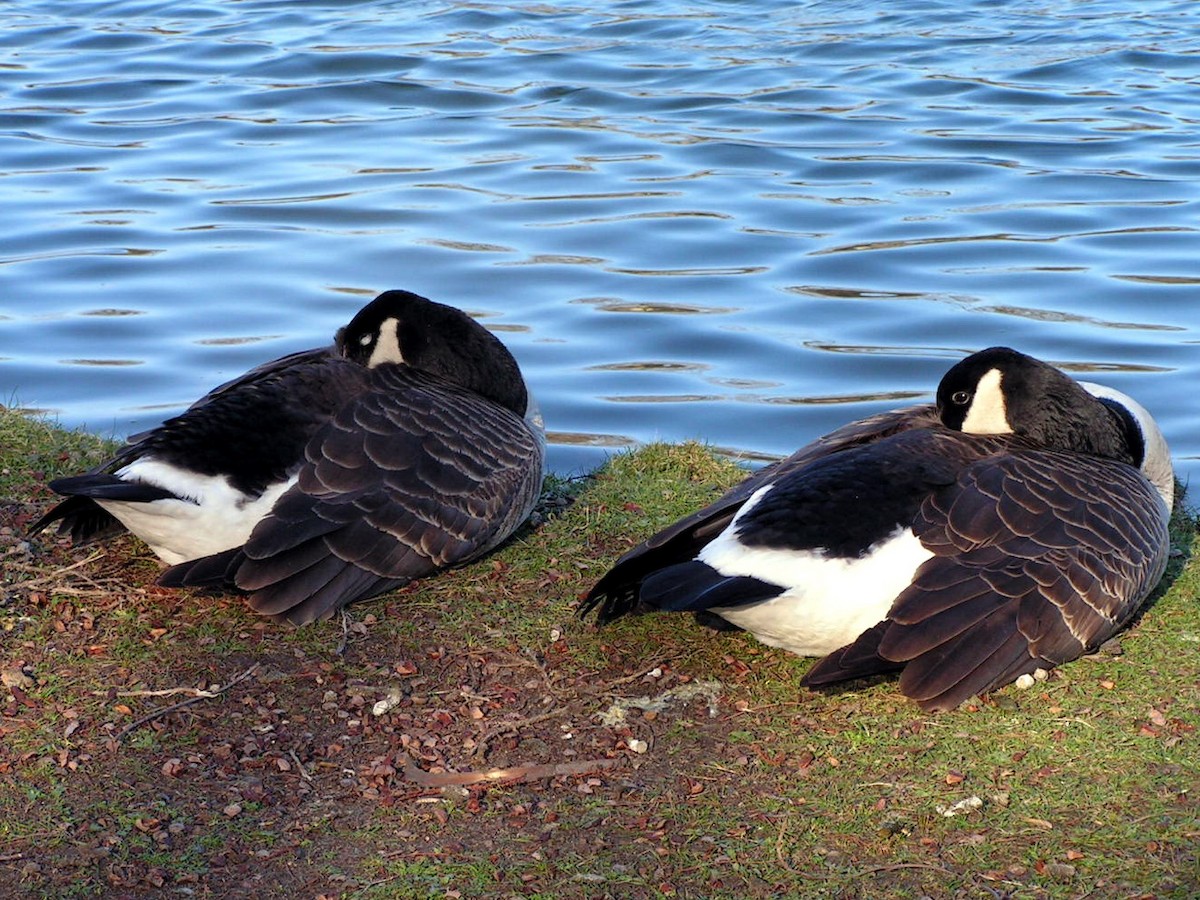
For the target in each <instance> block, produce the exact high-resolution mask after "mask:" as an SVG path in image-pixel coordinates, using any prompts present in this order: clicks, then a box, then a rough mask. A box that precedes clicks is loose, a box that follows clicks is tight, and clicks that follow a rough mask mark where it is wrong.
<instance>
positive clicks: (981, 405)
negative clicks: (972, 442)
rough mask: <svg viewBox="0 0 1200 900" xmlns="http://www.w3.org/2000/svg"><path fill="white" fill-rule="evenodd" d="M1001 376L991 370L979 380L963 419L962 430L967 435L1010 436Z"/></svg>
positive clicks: (998, 371) (1010, 427)
mask: <svg viewBox="0 0 1200 900" xmlns="http://www.w3.org/2000/svg"><path fill="white" fill-rule="evenodd" d="M1002 380H1003V376H1002V375H1001V373H1000V370H999V369H992V370H991V371H989V372H987V373H986V374H985V375H984V376H983V377H982V378H980V379H979V385H978V386H977V387H976V389H975V397H974V398H973V399H972V400H971V408H970V409H968V410H967V417H966V418H965V419H963V423H962V430H963V431H964V432H966V433H967V434H1012V432H1013V429H1012V425H1010V424H1009V423H1008V409H1007V407H1006V406H1005V403H1004V390H1003V389H1002V386H1001V381H1002Z"/></svg>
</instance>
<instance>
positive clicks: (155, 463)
mask: <svg viewBox="0 0 1200 900" xmlns="http://www.w3.org/2000/svg"><path fill="white" fill-rule="evenodd" d="M543 456H544V447H543V437H542V431H541V428H540V422H539V421H537V417H536V410H535V409H534V407H533V404H532V402H531V400H530V398H529V394H528V391H527V389H526V387H525V383H524V381H523V379H522V378H521V375H520V371H519V369H518V367H517V364H516V361H515V360H514V359H513V358H512V356H511V354H509V352H508V350H507V349H506V348H505V347H504V346H503V345H502V344H501V343H500V342H499V340H497V339H496V338H495V337H494V336H493V335H492V334H491V333H490V332H488V331H487V330H486V329H484V328H483V327H482V326H481V325H479V324H478V323H477V322H475V321H474V320H472V319H471V318H470V317H469V316H467V315H466V314H465V313H462V312H461V311H459V310H456V309H453V308H452V307H448V306H444V305H442V304H438V303H434V302H432V301H430V300H426V299H425V298H423V297H418V296H417V295H415V294H410V293H407V292H404V291H388V292H386V293H384V294H381V295H380V296H379V297H377V298H376V299H375V300H374V301H372V302H371V303H370V304H368V305H367V306H366V307H364V309H363V310H361V311H360V312H359V313H358V315H356V316H355V317H354V319H353V320H352V321H351V322H350V323H349V324H348V325H347V326H346V327H345V328H343V329H342V330H341V331H339V333H338V335H337V338H336V340H335V344H334V346H332V347H326V348H319V349H315V350H308V351H302V352H300V353H295V354H291V355H289V356H285V357H283V358H281V359H278V360H275V361H273V362H270V363H267V364H265V365H263V366H260V367H258V368H256V369H253V370H251V371H250V372H247V373H246V374H245V375H243V376H241V377H239V378H237V379H235V380H233V381H231V382H228V383H227V384H224V385H221V386H220V387H218V388H216V389H214V390H213V391H212V392H210V393H209V394H207V395H206V396H205V397H203V398H201V399H200V400H199V401H197V402H196V403H195V404H193V405H192V406H191V407H189V408H188V409H187V410H186V411H185V412H184V413H183V414H181V415H180V416H177V417H175V418H173V419H170V420H168V421H167V422H165V423H163V425H161V426H159V427H158V428H156V429H153V430H151V431H148V432H145V433H143V434H140V435H135V436H134V437H133V438H131V439H130V441H129V443H128V444H127V445H126V446H125V447H123V448H122V449H121V451H119V452H118V453H117V455H116V456H115V457H114V458H113V459H112V460H109V461H108V462H107V463H105V464H103V465H101V466H99V467H97V469H95V470H93V471H92V472H89V473H85V474H83V475H79V476H74V477H71V478H64V479H59V480H56V481H54V482H51V487H52V488H53V489H55V490H56V491H58V492H59V493H62V494H65V495H67V499H65V500H64V501H62V502H61V503H59V504H58V505H57V506H56V507H54V508H53V509H51V510H50V511H49V512H48V513H47V514H46V515H45V516H43V517H42V519H40V520H39V521H38V522H37V523H35V525H34V526H33V529H32V530H33V531H35V532H36V531H38V530H40V529H42V528H44V527H46V526H48V525H50V524H52V523H54V522H58V527H59V530H60V531H61V532H65V533H68V534H70V535H71V536H72V537H73V538H74V539H75V540H77V541H87V540H94V539H99V538H103V537H106V536H108V535H111V534H113V533H117V532H120V531H121V530H124V529H128V530H130V531H132V532H133V533H134V534H137V535H138V536H139V537H141V538H142V539H143V540H145V541H146V543H147V544H148V545H149V546H150V547H151V549H152V550H154V552H155V553H156V554H157V555H158V556H159V557H160V558H161V559H162V560H163V561H164V562H166V563H167V564H168V565H170V566H171V568H169V569H168V570H167V571H166V572H165V573H164V575H163V576H162V578H161V579H160V581H161V583H163V584H165V585H168V586H184V585H190V586H204V587H216V588H236V589H239V590H242V591H245V592H247V593H248V594H249V602H250V605H251V606H252V607H253V608H255V609H256V610H258V611H259V612H262V613H264V614H268V615H272V616H277V617H281V618H286V619H288V620H290V621H292V622H294V623H296V624H302V623H304V622H309V621H312V620H314V619H318V618H325V617H328V616H330V615H332V614H333V613H334V612H335V611H336V610H337V609H339V608H340V607H341V606H343V605H344V604H346V603H349V602H351V601H353V600H357V599H362V598H364V597H369V596H373V595H375V594H378V593H381V592H383V591H386V590H389V589H391V588H393V587H397V586H400V585H402V584H405V583H406V582H408V581H410V580H412V579H413V578H419V577H423V576H426V575H429V574H432V573H433V572H435V571H437V570H439V569H441V568H445V567H447V566H452V565H455V564H459V563H463V562H466V561H469V560H471V559H474V558H476V557H478V556H480V555H482V554H484V553H486V552H487V551H488V550H490V549H492V548H494V547H495V546H496V545H498V544H499V543H500V542H502V541H503V540H504V539H506V538H507V537H508V536H509V535H510V534H511V533H512V532H513V531H514V530H515V529H516V528H517V527H518V526H519V525H520V524H521V522H523V521H524V519H525V517H526V516H527V515H528V513H529V510H530V509H531V508H532V506H533V503H534V501H535V500H536V499H537V496H538V493H539V491H540V488H541V481H542V465H543Z"/></svg>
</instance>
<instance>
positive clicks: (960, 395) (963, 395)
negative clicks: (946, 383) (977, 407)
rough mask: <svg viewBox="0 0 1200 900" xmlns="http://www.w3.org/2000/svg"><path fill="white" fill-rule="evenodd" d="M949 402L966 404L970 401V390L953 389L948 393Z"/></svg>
mask: <svg viewBox="0 0 1200 900" xmlns="http://www.w3.org/2000/svg"><path fill="white" fill-rule="evenodd" d="M950 402H951V403H953V404H955V405H956V406H966V405H967V404H968V403H970V402H971V392H970V391H955V392H954V393H953V394H951V395H950Z"/></svg>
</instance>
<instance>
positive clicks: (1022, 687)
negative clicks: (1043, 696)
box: [1013, 675, 1035, 691]
mask: <svg viewBox="0 0 1200 900" xmlns="http://www.w3.org/2000/svg"><path fill="white" fill-rule="evenodd" d="M1034 683H1035V682H1034V680H1033V676H1032V675H1022V676H1021V677H1020V678H1018V679H1017V680H1016V681H1014V682H1013V687H1015V688H1016V689H1017V690H1019V691H1027V690H1029V689H1030V688H1031V687H1033V685H1034Z"/></svg>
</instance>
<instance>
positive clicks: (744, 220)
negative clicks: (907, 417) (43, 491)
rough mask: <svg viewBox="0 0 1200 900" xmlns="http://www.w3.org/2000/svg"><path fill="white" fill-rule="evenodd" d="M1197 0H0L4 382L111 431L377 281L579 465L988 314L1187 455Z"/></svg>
mask: <svg viewBox="0 0 1200 900" xmlns="http://www.w3.org/2000/svg"><path fill="white" fill-rule="evenodd" d="M1197 34H1200V4H1196V3H1194V2H1192V0H1179V2H1166V0H1121V2H1115V0H1095V2H1079V3H1071V4H1051V3H1046V2H1045V0H1040V2H1031V0H1011V2H1001V0H947V2H940V0H938V2H935V0H909V2H905V3H898V2H883V0H880V2H863V0H859V2H847V0H839V2H809V3H796V2H794V0H762V2H755V3H748V2H734V0H687V2H683V0H638V2H609V0H604V2H592V3H585V2H579V3H573V4H551V3H545V2H542V3H535V2H528V3H494V2H470V3H455V2H414V0H393V2H382V0H375V2H353V0H341V2H325V3H308V2H305V3H301V2H284V0H243V2H233V0H199V2H195V3H188V4H180V3H176V2H170V0H159V2H145V0H141V2H131V0H116V2H97V0H78V2H71V0H43V2H36V0H25V2H23V3H20V4H6V5H4V6H3V7H0V191H2V194H0V196H2V198H3V203H4V210H5V220H6V221H5V227H4V231H3V237H0V263H2V265H0V401H5V402H18V403H21V404H23V405H27V406H30V407H36V408H39V409H44V410H49V411H52V412H54V413H55V414H57V415H58V416H59V418H60V419H61V421H63V422H64V423H65V424H68V425H72V426H74V425H85V426H86V427H89V428H91V429H94V430H96V431H100V432H104V433H109V434H117V435H123V434H127V433H129V432H131V431H135V430H138V429H140V428H144V427H149V426H151V425H153V424H155V423H157V422H158V421H160V420H161V419H162V418H164V417H165V416H167V415H169V414H171V413H174V412H176V411H178V410H179V409H181V408H182V407H183V406H185V405H186V404H188V403H189V402H190V401H192V400H193V399H195V398H196V397H198V396H199V395H200V394H202V393H204V392H205V391H206V390H208V389H209V388H210V387H212V386H213V385H215V384H217V383H219V382H221V381H223V380H225V379H227V378H230V377H232V376H233V375H236V374H238V373H239V372H241V371H244V370H245V369H247V368H249V367H250V366H252V365H254V364H256V363H258V362H261V361H263V360H265V359H269V358H273V357H276V356H280V355H282V354H283V353H285V352H288V351H290V350H293V349H297V348H300V347H305V346H315V345H317V344H322V343H325V342H326V341H328V340H329V338H330V337H331V335H332V333H333V331H334V330H335V329H336V328H337V327H338V326H339V325H341V324H343V323H344V322H345V321H346V320H347V319H348V318H349V317H350V315H352V313H353V312H354V311H355V310H356V309H357V308H358V307H359V306H361V305H362V304H363V303H364V302H365V301H366V300H367V299H369V298H370V297H371V296H373V295H374V294H375V293H376V292H378V291H380V290H383V289H386V288H400V287H402V288H407V289H410V290H414V291H417V292H419V293H422V294H425V295H427V296H429V297H432V298H434V299H437V300H441V301H444V302H449V303H453V304H455V305H459V306H462V307H464V308H466V309H468V310H470V311H471V312H473V313H475V314H477V315H479V316H481V317H483V318H484V321H485V322H486V323H487V324H488V325H489V327H492V328H494V329H495V330H496V331H497V332H499V333H500V335H501V337H502V338H503V339H504V340H505V341H506V342H507V343H508V344H509V346H510V347H512V349H513V351H514V353H515V354H516V355H517V357H518V359H519V360H520V362H521V365H522V367H523V369H524V371H525V373H526V377H527V379H528V380H529V381H530V383H531V385H532V386H533V388H534V390H535V392H536V393H537V395H538V397H539V399H540V401H541V404H542V407H543V410H544V412H545V416H546V420H547V423H548V426H549V428H550V430H551V432H552V434H551V454H550V462H551V464H552V466H553V467H554V469H555V470H557V471H559V472H562V473H571V472H579V471H586V470H589V469H591V468H593V467H594V466H595V465H597V464H599V463H600V462H601V461H602V460H603V458H604V456H605V455H606V454H608V453H611V452H613V450H615V449H617V448H622V447H626V446H631V445H634V444H636V443H638V442H642V441H647V440H651V439H656V438H661V439H667V440H680V439H685V438H702V439H705V440H707V441H709V442H710V443H711V444H713V445H714V446H716V447H718V448H722V449H725V450H729V451H733V452H738V453H741V454H743V455H745V456H746V457H748V458H749V459H751V460H758V459H766V458H770V457H774V456H778V455H782V454H785V453H788V452H790V451H791V450H792V449H794V448H795V447H796V446H798V445H799V444H801V443H803V442H804V441H806V440H808V439H810V438H811V437H813V436H815V435H817V434H819V433H823V432H825V431H828V430H830V429H831V428H833V427H836V426H837V425H839V424H841V423H843V422H845V421H848V420H850V419H853V418H857V417H860V416H863V415H867V414H869V413H871V412H875V411H878V410H881V409H886V408H891V407H894V406H898V405H902V404H905V403H908V402H912V401H919V400H924V399H928V398H929V397H930V395H931V391H932V390H933V388H934V386H935V385H936V383H937V380H938V378H939V377H940V375H941V373H942V372H943V371H944V370H945V369H946V368H947V367H948V366H949V365H950V364H951V362H952V361H953V360H955V359H957V358H958V357H960V356H961V355H963V354H965V353H967V352H969V351H972V350H975V349H979V348H981V347H985V346H989V345H992V344H998V343H1003V344H1008V345H1011V346H1014V347H1017V348H1018V349H1021V350H1024V351H1025V352H1028V353H1032V354H1034V355H1036V356H1039V357H1042V358H1045V359H1048V360H1051V361H1053V362H1055V363H1057V364H1060V365H1063V366H1066V367H1069V368H1070V369H1071V370H1072V371H1074V372H1078V373H1085V374H1086V375H1087V377H1089V378H1090V379H1091V380H1096V381H1102V382H1105V383H1109V384H1112V385H1113V386H1115V387H1117V388H1119V389H1121V390H1124V391H1126V392H1128V393H1130V394H1132V395H1133V396H1135V397H1137V398H1138V399H1139V400H1141V401H1142V402H1143V403H1144V404H1145V405H1146V406H1148V407H1149V408H1150V409H1151V410H1152V411H1153V412H1154V413H1155V415H1156V416H1157V417H1158V419H1159V421H1160V423H1161V424H1162V425H1163V428H1164V431H1165V432H1166V434H1167V437H1168V439H1169V440H1170V442H1171V444H1172V448H1173V450H1174V452H1175V455H1176V460H1177V464H1178V468H1179V471H1180V474H1181V475H1183V476H1184V477H1190V474H1191V473H1192V472H1194V471H1197V467H1198V466H1200V436H1198V435H1197V433H1196V429H1194V428H1193V427H1192V422H1193V421H1194V419H1195V416H1194V413H1193V410H1192V407H1193V403H1192V401H1191V399H1190V398H1191V397H1192V396H1193V394H1192V392H1193V391H1196V390H1197V389H1198V388H1200V378H1198V377H1197V376H1198V372H1197V352H1196V346H1195V345H1196V343H1197V340H1198V338H1200V302H1197V301H1198V300H1200V296H1198V294H1197V284H1198V283H1200V232H1198V228H1200V216H1198V212H1200V206H1198V203H1197V201H1198V199H1200V42H1198V41H1197V38H1196V35H1197Z"/></svg>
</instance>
